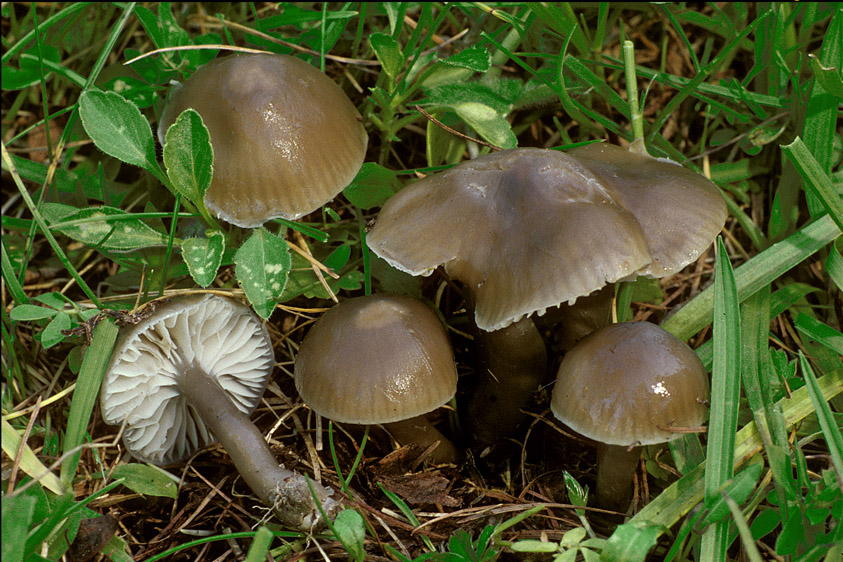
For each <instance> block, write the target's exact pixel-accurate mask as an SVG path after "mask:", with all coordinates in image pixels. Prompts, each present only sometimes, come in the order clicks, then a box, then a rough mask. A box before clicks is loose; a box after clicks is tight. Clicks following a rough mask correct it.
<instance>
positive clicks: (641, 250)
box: [367, 144, 726, 443]
mask: <svg viewBox="0 0 843 562" xmlns="http://www.w3.org/2000/svg"><path fill="white" fill-rule="evenodd" d="M725 220H726V204H725V202H724V200H723V197H722V196H721V195H720V193H719V190H718V189H717V186H715V185H714V184H713V183H712V182H710V181H709V180H707V179H706V178H704V177H702V176H700V175H698V174H695V173H693V172H691V171H689V170H686V169H684V168H682V167H681V166H679V165H677V164H675V163H673V162H671V161H669V160H665V159H658V158H653V157H651V156H649V155H648V154H645V153H641V152H640V151H637V150H630V151H627V150H624V149H622V148H620V147H616V146H609V145H603V144H595V145H589V146H586V147H582V148H578V149H575V150H572V151H569V152H567V153H564V152H558V151H554V150H545V149H538V148H518V149H513V150H504V151H500V152H497V153H492V154H488V155H486V156H482V157H480V158H477V159H475V160H471V161H469V162H464V163H462V164H458V165H456V166H454V167H452V168H451V169H449V170H447V171H444V172H440V173H437V174H432V175H430V176H427V177H426V178H424V179H422V180H419V181H417V182H415V183H413V184H411V185H409V186H407V187H406V188H404V189H403V190H402V191H400V192H399V193H398V194H396V195H395V196H393V197H392V198H391V199H390V200H389V201H387V203H386V204H385V205H384V207H383V208H382V210H381V213H380V215H379V216H378V219H377V222H376V223H375V226H374V227H373V228H372V230H371V232H370V233H369V235H368V237H367V242H368V245H369V247H370V248H371V249H372V251H373V252H374V253H375V254H377V255H378V256H380V257H381V258H383V259H384V260H386V261H387V262H389V263H390V264H391V265H393V266H394V267H396V268H398V269H400V270H402V271H405V272H408V273H410V274H413V275H429V274H430V273H431V272H432V271H433V270H434V269H435V268H437V267H440V266H442V267H443V268H444V270H445V272H446V273H447V274H448V275H449V276H450V277H451V278H452V279H456V280H458V281H460V282H461V283H462V284H463V286H464V289H465V291H466V293H467V295H466V300H467V302H468V303H469V305H470V306H472V305H473V308H474V311H475V312H474V320H475V323H476V326H477V328H478V333H477V339H478V345H479V347H480V349H481V350H485V355H486V356H487V357H486V361H485V364H486V366H487V368H485V369H481V373H484V378H483V380H482V381H481V382H480V388H479V389H478V391H477V393H476V395H475V396H476V397H477V398H476V399H475V400H474V401H473V402H472V403H471V404H469V422H470V423H471V424H472V425H473V431H472V433H473V434H474V435H475V436H478V435H479V436H480V442H481V443H482V442H483V441H484V440H486V435H487V434H488V432H487V430H486V428H489V427H495V430H496V433H497V434H500V433H501V432H505V431H506V428H507V426H511V423H512V421H513V420H517V419H519V418H521V417H522V414H521V410H522V409H523V408H524V407H525V405H526V400H527V398H528V396H529V393H530V392H532V391H535V390H536V389H537V388H538V387H539V386H540V385H541V383H542V381H543V380H544V378H545V375H546V373H545V370H544V365H545V364H546V362H545V360H544V353H545V351H544V349H543V347H542V346H541V345H537V344H536V342H540V341H541V340H540V336H539V334H538V333H537V332H536V329H535V327H534V326H533V324H532V322H531V320H530V319H529V318H527V317H528V316H529V315H532V314H537V315H542V314H544V312H545V311H546V310H547V309H548V308H551V307H556V306H559V305H560V304H563V303H569V304H572V303H574V301H576V300H577V299H578V298H580V297H584V296H586V295H589V294H591V293H593V292H595V291H597V290H599V289H601V288H602V287H604V286H605V285H607V284H608V283H614V282H615V281H619V280H625V279H631V278H634V277H635V276H636V275H645V276H651V277H661V276H664V275H669V274H672V273H674V272H677V271H679V270H680V269H682V268H683V267H684V266H685V265H687V264H689V263H691V262H693V261H694V260H696V259H697V258H698V257H699V255H700V254H701V253H702V252H703V251H704V250H705V249H706V248H707V247H708V246H709V245H710V244H711V242H712V241H713V240H714V238H715V236H716V235H717V233H718V232H719V231H720V230H721V228H722V227H723V224H724V223H725ZM501 330H507V332H501ZM496 332H498V333H496ZM491 334H495V335H494V336H492V335H491ZM528 349H533V350H534V352H533V354H532V355H531V357H530V359H529V360H525V359H526V358H525V356H524V354H525V350H528ZM486 373H488V374H486ZM491 404H494V405H493V407H490V406H491Z"/></svg>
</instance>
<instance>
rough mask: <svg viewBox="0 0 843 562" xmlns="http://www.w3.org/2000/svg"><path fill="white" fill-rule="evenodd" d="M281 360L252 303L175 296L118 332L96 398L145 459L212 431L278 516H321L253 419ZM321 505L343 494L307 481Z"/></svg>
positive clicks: (331, 508) (302, 525)
mask: <svg viewBox="0 0 843 562" xmlns="http://www.w3.org/2000/svg"><path fill="white" fill-rule="evenodd" d="M274 364H275V356H274V353H273V351H272V342H271V341H270V338H269V333H268V332H267V330H266V327H265V326H263V324H261V322H260V321H259V320H258V318H257V317H256V316H255V315H254V314H253V313H252V311H251V310H250V309H249V308H248V307H246V306H244V305H242V304H240V303H238V302H236V301H233V300H231V299H227V298H223V297H218V296H213V295H191V296H188V297H182V298H174V299H172V300H170V301H167V302H165V303H164V304H163V305H159V306H158V307H157V308H155V310H154V311H153V312H152V314H151V315H150V316H148V317H147V318H145V319H144V320H142V321H141V322H139V323H138V324H135V325H133V326H131V327H130V328H129V329H128V330H127V331H125V332H124V333H122V334H121V336H120V340H119V342H118V344H117V346H116V348H115V350H114V352H113V354H112V357H111V361H110V363H109V366H108V370H107V371H106V375H105V379H104V381H103V386H102V392H101V395H100V402H101V405H102V416H103V419H104V420H105V422H106V423H107V424H109V425H121V424H123V423H125V424H126V428H125V431H124V433H123V442H124V444H125V445H126V448H127V449H128V450H129V452H130V453H131V454H132V455H133V456H135V457H136V458H138V459H139V460H141V461H144V462H150V463H153V464H158V465H167V464H173V463H176V462H179V461H183V460H185V459H186V458H187V457H189V456H190V455H191V454H193V453H194V452H195V451H196V450H197V449H200V448H202V447H205V446H208V445H210V444H211V443H213V442H214V441H216V440H219V442H220V443H221V444H222V446H223V448H224V449H225V450H226V452H227V453H228V455H229V456H230V457H231V460H232V461H233V462H234V465H235V466H236V467H237V470H238V471H239V472H240V475H241V476H242V477H243V480H245V481H246V483H247V484H248V485H249V486H250V487H251V489H252V490H253V491H254V492H255V494H256V495H257V496H258V497H259V498H260V499H261V500H262V501H263V502H264V503H266V504H267V505H269V506H271V507H273V509H274V510H275V513H276V515H277V516H278V518H279V519H280V520H281V521H282V522H284V523H285V524H287V525H289V526H291V527H296V528H298V529H304V530H310V529H313V528H315V527H318V526H319V525H321V522H322V521H321V515H320V513H319V510H318V508H317V506H316V505H315V503H314V501H313V496H312V494H311V492H310V488H309V487H308V482H307V480H306V479H305V478H304V476H302V475H300V474H298V473H296V472H293V471H291V470H287V469H285V468H283V467H280V466H279V465H278V462H277V461H276V460H275V458H274V456H273V455H272V452H271V451H270V450H269V447H268V445H267V443H266V441H265V440H264V438H263V436H262V435H261V433H260V431H259V430H258V429H257V427H255V425H254V424H253V423H252V422H251V421H250V420H249V415H250V414H251V413H252V411H254V409H255V407H256V406H257V404H258V402H259V401H260V398H261V396H262V395H263V392H264V389H265V388H266V385H267V383H268V381H269V377H270V375H271V373H272V370H273V367H274ZM311 484H312V486H313V490H314V492H315V493H316V496H317V497H318V499H319V501H320V503H321V504H322V507H323V509H324V511H325V512H326V513H327V514H328V515H329V516H330V515H333V514H335V512H336V511H337V509H338V507H339V504H338V503H337V502H336V500H334V499H333V498H332V497H331V491H330V490H328V489H326V488H324V487H322V486H320V485H318V484H316V483H311Z"/></svg>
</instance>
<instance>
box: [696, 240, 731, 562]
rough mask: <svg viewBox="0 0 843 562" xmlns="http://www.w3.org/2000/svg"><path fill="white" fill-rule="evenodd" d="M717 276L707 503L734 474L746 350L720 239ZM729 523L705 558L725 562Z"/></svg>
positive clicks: (719, 528) (716, 527)
mask: <svg viewBox="0 0 843 562" xmlns="http://www.w3.org/2000/svg"><path fill="white" fill-rule="evenodd" d="M716 248H717V249H716V252H715V262H716V265H715V272H714V328H713V338H714V364H713V366H712V372H711V379H712V380H711V415H710V419H709V423H708V446H707V449H706V468H705V501H706V504H709V503H711V502H715V501H718V500H719V499H720V489H721V488H722V487H723V485H724V484H725V483H726V481H727V480H729V479H730V478H732V476H734V464H735V462H734V459H735V432H736V431H737V427H738V399H739V397H740V380H741V379H740V377H741V348H740V340H741V338H740V314H739V312H738V291H737V287H736V286H735V278H734V274H733V272H732V266H731V264H730V263H729V256H728V255H727V254H726V247H725V246H724V245H723V240H722V239H721V238H718V239H717V247H716ZM729 523H730V521H729V520H728V519H724V520H722V521H718V522H717V523H714V524H713V525H711V526H710V527H709V528H708V529H707V530H706V532H705V533H704V534H703V537H702V546H701V555H700V557H701V560H704V561H714V560H725V559H726V558H725V557H726V549H727V548H728V546H729V540H728V539H729Z"/></svg>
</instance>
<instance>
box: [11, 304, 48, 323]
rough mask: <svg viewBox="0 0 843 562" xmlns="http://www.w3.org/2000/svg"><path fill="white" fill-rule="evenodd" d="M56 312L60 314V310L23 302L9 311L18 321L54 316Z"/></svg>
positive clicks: (12, 317) (13, 318)
mask: <svg viewBox="0 0 843 562" xmlns="http://www.w3.org/2000/svg"><path fill="white" fill-rule="evenodd" d="M56 314H58V311H57V310H54V309H52V308H47V307H44V306H35V305H34V304H22V305H19V306H16V307H15V308H13V309H12V311H11V312H10V313H9V317H10V318H11V319H12V320H15V321H16V322H31V321H33V320H42V319H44V318H52V317H53V316H55V315H56Z"/></svg>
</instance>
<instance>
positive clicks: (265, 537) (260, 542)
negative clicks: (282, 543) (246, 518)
mask: <svg viewBox="0 0 843 562" xmlns="http://www.w3.org/2000/svg"><path fill="white" fill-rule="evenodd" d="M273 536H274V535H273V534H272V530H270V528H269V527H265V526H263V525H261V526H260V527H259V528H258V532H257V533H255V538H254V540H252V546H250V547H249V552H248V553H247V554H246V560H245V562H261V561H262V560H266V555H267V554H268V553H269V547H270V546H272V539H273Z"/></svg>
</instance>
